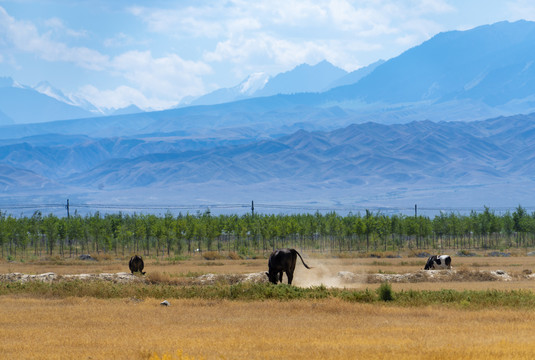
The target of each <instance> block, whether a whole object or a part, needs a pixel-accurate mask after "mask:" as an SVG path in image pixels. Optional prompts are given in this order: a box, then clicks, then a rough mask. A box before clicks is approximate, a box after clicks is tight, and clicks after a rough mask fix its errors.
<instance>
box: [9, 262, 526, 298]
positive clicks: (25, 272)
mask: <svg viewBox="0 0 535 360" xmlns="http://www.w3.org/2000/svg"><path fill="white" fill-rule="evenodd" d="M305 256H306V254H305ZM425 260H426V259H422V258H414V257H413V258H381V259H377V258H345V259H336V258H326V259H324V258H312V257H305V261H306V262H307V263H308V265H310V266H311V267H313V268H312V269H311V270H307V269H305V268H304V267H303V266H302V264H301V263H300V262H299V263H298V265H297V267H296V271H295V276H294V285H296V286H302V287H309V286H319V285H325V286H329V287H346V288H374V287H377V286H378V285H379V284H380V283H382V282H384V281H389V282H390V283H392V286H393V289H394V290H401V289H403V290H408V289H414V290H439V289H456V290H464V289H472V290H485V289H502V290H511V289H534V290H535V257H532V256H512V257H484V256H480V257H455V256H454V257H453V265H454V267H453V269H452V270H435V271H424V270H422V268H423V266H424V264H425ZM145 263H146V265H145V270H146V271H147V275H146V277H144V278H143V277H142V278H140V277H136V276H132V275H130V273H128V272H127V271H128V268H127V260H124V259H110V260H101V261H87V260H85V261H82V260H78V259H66V260H62V261H55V262H51V261H49V262H47V261H40V262H36V263H31V262H30V263H26V262H0V281H14V280H15V281H27V280H35V279H37V280H42V281H60V280H69V279H76V278H78V279H80V278H81V279H88V280H89V279H96V278H98V279H104V280H109V281H114V282H127V281H146V280H147V279H152V280H156V281H157V280H158V279H168V280H169V279H173V280H174V281H175V282H181V281H182V280H183V281H184V283H195V284H210V283H214V282H215V281H217V280H221V279H224V280H226V281H228V282H231V283H235V282H241V281H255V282H258V281H266V277H265V275H264V272H265V271H266V270H267V260H266V259H250V260H204V259H202V258H200V257H197V258H194V259H191V260H185V261H180V262H169V261H166V260H157V259H146V260H145ZM284 281H286V276H284Z"/></svg>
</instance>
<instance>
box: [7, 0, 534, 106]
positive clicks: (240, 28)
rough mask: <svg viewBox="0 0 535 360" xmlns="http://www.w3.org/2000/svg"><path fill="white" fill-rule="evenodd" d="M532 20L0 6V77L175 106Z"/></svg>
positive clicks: (429, 13)
mask: <svg viewBox="0 0 535 360" xmlns="http://www.w3.org/2000/svg"><path fill="white" fill-rule="evenodd" d="M519 19H525V20H535V4H534V3H533V2H532V1H530V0H511V1H508V0H363V1H361V0H358V1H351V0H255V1H247V0H229V1H225V0H219V1H203V0H191V1H189V0H185V1H166V0H152V1H140V0H128V1H126V0H39V1H35V0H0V77H11V78H13V80H15V81H16V82H17V83H20V84H23V85H27V86H36V85H38V84H39V83H40V82H43V81H46V82H48V83H50V84H51V86H53V87H54V88H56V89H59V90H61V91H62V92H63V93H64V94H66V95H68V96H71V97H73V98H78V99H84V100H86V101H89V102H90V103H92V104H94V105H95V106H96V107H98V108H101V109H118V108H123V107H127V106H129V105H132V104H134V105H136V106H138V107H140V108H142V109H144V110H151V109H153V110H160V109H166V108H171V107H173V106H176V105H177V104H178V103H180V102H185V101H187V100H188V99H190V97H195V96H200V95H203V94H206V93H209V92H211V91H213V90H216V89H218V88H225V87H232V86H235V85H238V84H239V83H240V82H241V81H243V80H244V79H245V78H247V76H249V75H250V74H254V73H260V72H263V73H267V74H269V75H271V76H274V75H276V74H278V73H281V72H285V71H289V70H291V69H293V68H294V67H296V66H298V65H300V64H303V63H307V64H310V65H315V64H316V63H318V62H320V61H322V60H327V61H329V62H330V63H332V64H333V65H335V66H338V67H340V68H342V69H344V70H346V71H353V70H356V69H358V68H360V67H362V66H366V65H369V64H371V63H373V62H375V61H377V60H379V59H384V60H388V59H390V58H392V57H395V56H397V55H399V54H401V53H402V52H404V51H405V50H407V49H409V48H411V47H413V46H416V45H418V44H420V43H422V42H424V41H426V40H428V39H430V38H431V37H433V36H434V35H436V34H437V33H439V32H444V31H451V30H466V29H470V28H473V27H476V26H480V25H485V24H491V23H495V22H498V21H504V20H507V21H516V20H519Z"/></svg>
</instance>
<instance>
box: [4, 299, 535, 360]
mask: <svg viewBox="0 0 535 360" xmlns="http://www.w3.org/2000/svg"><path fill="white" fill-rule="evenodd" d="M177 351H179V352H181V354H182V355H183V357H182V358H189V359H192V358H194V359H201V358H204V359H388V358H395V359H430V358H439V359H490V358H492V359H533V356H534V354H535V313H534V312H525V311H516V310H500V309H493V310H484V311H463V310H452V309H447V308H434V307H427V308H397V307H389V306H385V305H366V304H352V303H347V302H344V301H340V300H334V299H333V300H326V301H291V302H275V301H265V302H230V301H215V302H214V301H206V300H173V301H171V306H169V307H164V306H161V305H159V299H147V300H145V301H142V302H137V301H133V300H130V299H125V300H97V299H92V298H68V299H61V300H53V299H47V300H44V299H33V298H24V297H23V298H17V297H11V296H6V297H0V358H2V359H149V358H150V357H151V356H153V355H156V356H157V357H156V356H153V358H154V359H156V358H160V359H161V358H164V357H167V358H171V359H172V358H175V359H178V358H180V357H179V356H178V355H177Z"/></svg>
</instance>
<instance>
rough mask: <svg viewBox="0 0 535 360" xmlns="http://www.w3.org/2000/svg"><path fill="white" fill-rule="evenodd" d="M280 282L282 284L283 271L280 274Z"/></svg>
mask: <svg viewBox="0 0 535 360" xmlns="http://www.w3.org/2000/svg"><path fill="white" fill-rule="evenodd" d="M279 282H281V283H282V271H281V272H279Z"/></svg>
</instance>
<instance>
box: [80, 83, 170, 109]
mask: <svg viewBox="0 0 535 360" xmlns="http://www.w3.org/2000/svg"><path fill="white" fill-rule="evenodd" d="M76 96H78V97H80V98H82V99H85V100H87V101H89V102H90V103H92V104H94V105H96V106H97V108H99V109H101V110H104V109H121V108H125V107H127V106H130V105H132V104H136V105H137V106H138V107H140V108H144V109H149V108H151V107H152V106H154V105H156V106H155V108H158V107H162V108H164V107H169V106H171V105H173V103H171V102H168V101H167V102H166V101H161V100H159V99H148V98H147V97H146V96H145V95H144V94H143V93H142V92H141V91H139V90H137V89H134V88H132V87H129V86H118V87H117V88H115V89H113V90H99V89H97V88H96V87H95V86H93V85H85V86H83V87H82V88H80V89H79V90H78V92H77V93H76Z"/></svg>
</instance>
